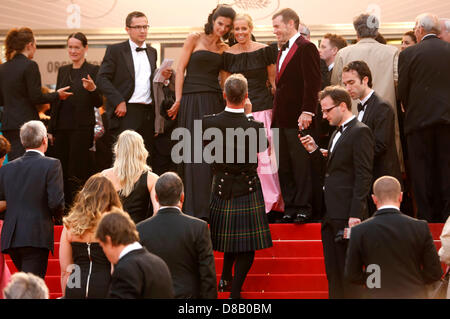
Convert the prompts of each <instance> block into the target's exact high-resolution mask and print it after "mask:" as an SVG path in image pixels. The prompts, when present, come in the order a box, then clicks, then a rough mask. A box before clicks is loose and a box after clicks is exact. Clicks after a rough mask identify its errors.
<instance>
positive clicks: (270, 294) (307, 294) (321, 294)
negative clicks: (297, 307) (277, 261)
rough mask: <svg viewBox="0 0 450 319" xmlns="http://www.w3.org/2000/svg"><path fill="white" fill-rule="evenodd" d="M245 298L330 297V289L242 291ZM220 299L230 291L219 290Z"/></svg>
mask: <svg viewBox="0 0 450 319" xmlns="http://www.w3.org/2000/svg"><path fill="white" fill-rule="evenodd" d="M241 297H242V298H243V299H328V291H282V292H279V291H270V292H257V291H256V292H255V291H242V292H241ZM217 298H218V299H228V298H230V293H229V292H219V294H218V296H217Z"/></svg>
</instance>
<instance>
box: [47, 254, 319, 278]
mask: <svg viewBox="0 0 450 319" xmlns="http://www.w3.org/2000/svg"><path fill="white" fill-rule="evenodd" d="M215 263H216V273H218V274H220V273H222V266H223V258H216V259H215ZM249 273H250V274H323V273H325V264H324V260H323V257H281V258H272V257H260V258H255V261H254V262H253V265H252V268H251V269H250V272H249ZM47 274H48V272H47Z"/></svg>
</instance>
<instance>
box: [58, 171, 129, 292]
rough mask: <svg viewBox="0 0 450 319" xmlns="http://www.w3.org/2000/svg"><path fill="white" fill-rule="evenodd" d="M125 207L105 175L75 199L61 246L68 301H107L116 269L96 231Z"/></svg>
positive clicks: (63, 287) (95, 178)
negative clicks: (106, 215)
mask: <svg viewBox="0 0 450 319" xmlns="http://www.w3.org/2000/svg"><path fill="white" fill-rule="evenodd" d="M114 207H119V208H122V204H121V203H120V199H119V196H118V195H117V192H116V190H115V189H114V186H113V185H112V183H111V182H110V181H109V180H108V179H107V178H106V177H104V176H101V175H100V174H95V175H93V176H91V177H90V178H89V179H88V180H87V182H86V184H85V185H84V187H83V189H82V190H81V191H80V192H79V193H78V194H77V196H76V197H75V201H74V204H73V207H72V208H71V210H70V212H69V215H68V216H66V217H64V219H63V224H64V228H63V231H62V233H61V239H60V247H59V263H60V266H61V290H62V292H63V294H64V297H65V298H66V299H85V298H86V299H87V298H106V296H107V293H108V288H109V281H110V279H111V270H112V268H111V267H112V266H111V264H110V263H109V261H108V259H107V258H106V256H105V254H104V253H103V250H102V248H101V247H100V245H99V243H98V241H97V240H96V239H95V232H96V230H97V225H98V223H99V220H100V218H101V216H102V215H103V214H104V213H105V212H109V211H111V209H112V208H114Z"/></svg>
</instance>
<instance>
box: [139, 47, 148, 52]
mask: <svg viewBox="0 0 450 319" xmlns="http://www.w3.org/2000/svg"><path fill="white" fill-rule="evenodd" d="M145 50H147V49H146V48H139V47H137V48H136V52H139V51H145Z"/></svg>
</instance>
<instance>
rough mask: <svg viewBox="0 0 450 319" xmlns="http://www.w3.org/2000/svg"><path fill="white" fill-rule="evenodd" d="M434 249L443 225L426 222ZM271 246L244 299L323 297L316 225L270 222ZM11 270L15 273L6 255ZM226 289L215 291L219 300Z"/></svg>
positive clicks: (52, 265) (55, 290) (52, 266)
mask: <svg viewBox="0 0 450 319" xmlns="http://www.w3.org/2000/svg"><path fill="white" fill-rule="evenodd" d="M429 226H430V230H431V233H432V235H433V238H434V240H435V245H436V247H437V249H439V248H440V244H441V243H440V241H439V236H440V234H441V231H442V227H443V224H429ZM270 230H271V233H272V240H273V247H271V248H268V249H264V250H259V251H257V252H256V254H255V261H254V263H253V266H252V268H251V269H250V272H249V274H248V276H247V279H246V280H245V283H244V286H243V289H242V297H243V298H245V299H326V298H328V283H327V278H326V275H325V265H324V261H323V253H322V242H321V236H320V224H316V223H314V224H305V225H295V224H270ZM61 231H62V227H61V226H55V251H54V256H52V255H51V254H50V255H49V262H48V268H47V276H46V277H45V282H46V284H47V286H48V288H49V290H50V298H52V299H54V298H58V297H60V296H61V295H62V293H61V285H60V268H59V259H58V257H59V238H60V237H61ZM214 256H215V261H216V273H217V281H219V279H220V274H221V272H222V264H223V254H222V253H219V252H215V253H214ZM6 262H7V265H8V267H9V269H10V270H11V273H14V272H16V271H17V270H16V268H15V267H14V265H13V263H12V261H11V259H10V258H9V256H8V255H6ZM228 297H229V292H224V293H219V298H220V299H226V298H228Z"/></svg>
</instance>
